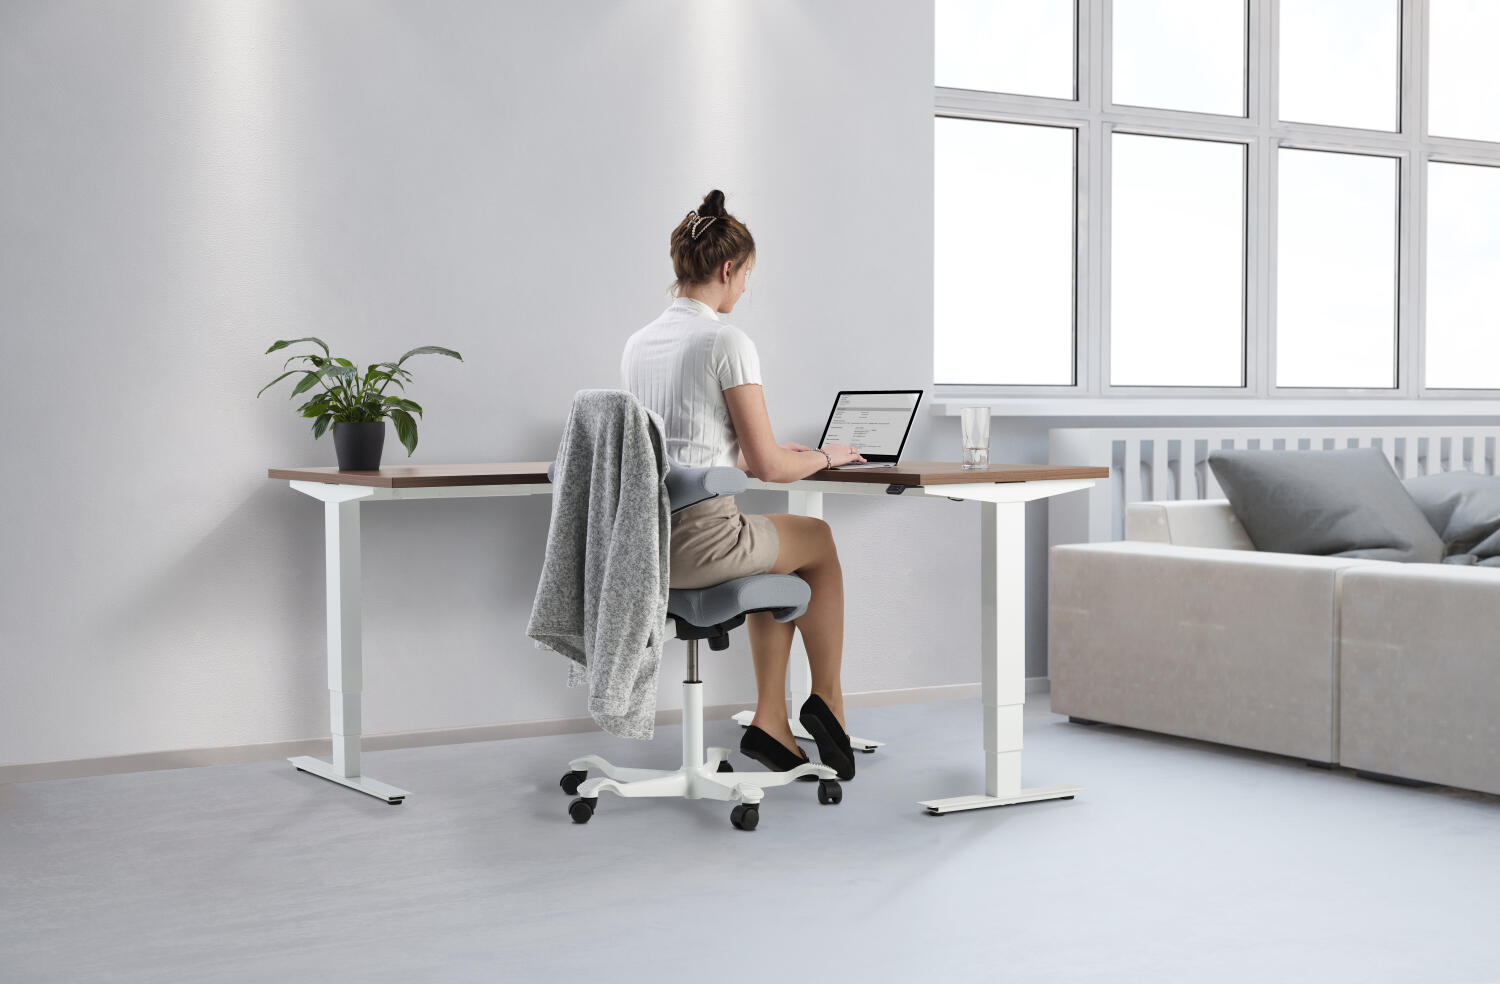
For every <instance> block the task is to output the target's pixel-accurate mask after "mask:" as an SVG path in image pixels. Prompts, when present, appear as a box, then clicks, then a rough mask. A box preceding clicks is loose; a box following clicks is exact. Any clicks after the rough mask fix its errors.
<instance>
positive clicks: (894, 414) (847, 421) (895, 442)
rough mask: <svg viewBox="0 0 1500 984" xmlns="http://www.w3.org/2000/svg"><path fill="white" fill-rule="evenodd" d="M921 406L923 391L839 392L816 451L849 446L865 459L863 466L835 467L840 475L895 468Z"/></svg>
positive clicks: (855, 464) (859, 464)
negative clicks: (865, 470) (818, 448)
mask: <svg viewBox="0 0 1500 984" xmlns="http://www.w3.org/2000/svg"><path fill="white" fill-rule="evenodd" d="M920 402H922V391H921V390H840V391H839V395H838V396H836V397H834V399H833V409H832V410H831V411H829V414H828V423H827V424H826V425H824V427H823V439H822V440H821V441H819V442H818V443H817V447H823V446H824V445H826V444H828V443H829V442H830V441H832V442H833V443H835V444H848V445H850V446H851V447H853V448H854V450H856V451H858V452H859V453H860V454H861V455H863V456H864V458H865V461H864V462H851V463H850V464H847V465H834V468H836V469H838V470H839V471H852V470H854V469H856V468H861V469H862V468H894V467H896V462H898V461H900V460H901V450H902V448H904V447H906V438H907V435H909V434H910V433H911V422H912V421H913V420H915V419H916V417H917V404H918V403H920Z"/></svg>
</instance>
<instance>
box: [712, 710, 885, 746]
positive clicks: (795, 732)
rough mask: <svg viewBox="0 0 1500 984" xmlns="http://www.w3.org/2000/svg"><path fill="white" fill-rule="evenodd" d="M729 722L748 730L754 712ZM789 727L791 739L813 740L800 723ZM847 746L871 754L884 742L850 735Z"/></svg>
mask: <svg viewBox="0 0 1500 984" xmlns="http://www.w3.org/2000/svg"><path fill="white" fill-rule="evenodd" d="M730 720H731V721H733V722H734V723H735V724H737V725H739V726H740V727H742V728H748V727H750V722H751V721H754V720H755V712H754V711H739V712H737V713H736V714H735V715H734V717H732V718H730ZM791 725H792V737H794V738H796V739H797V740H798V741H812V740H813V736H812V735H810V734H808V733H807V729H806V728H804V727H802V722H801V721H792V722H791ZM849 744H850V745H851V746H852V747H853V748H854V750H855V751H856V752H873V751H875V749H877V748H879V747H880V746H882V745H884V744H885V742H883V741H876V740H875V739H873V738H856V737H854V736H853V735H850V736H849Z"/></svg>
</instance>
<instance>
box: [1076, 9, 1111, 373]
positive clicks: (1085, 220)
mask: <svg viewBox="0 0 1500 984" xmlns="http://www.w3.org/2000/svg"><path fill="white" fill-rule="evenodd" d="M1105 2H1106V0H1079V2H1078V6H1079V11H1080V14H1079V20H1078V29H1079V51H1080V52H1082V53H1086V54H1087V57H1086V59H1085V61H1086V64H1082V65H1080V66H1079V77H1078V99H1079V102H1080V103H1081V104H1082V105H1084V106H1085V107H1086V109H1087V111H1088V122H1087V123H1086V124H1085V126H1084V130H1083V131H1082V132H1081V133H1080V138H1081V139H1080V142H1079V150H1078V152H1079V167H1080V171H1081V175H1080V176H1081V179H1082V180H1081V182H1080V186H1079V191H1080V194H1081V195H1082V196H1083V201H1082V202H1080V211H1081V213H1082V222H1081V227H1082V229H1083V230H1084V244H1083V250H1082V251H1081V252H1082V254H1083V255H1084V256H1086V257H1087V260H1086V263H1085V264H1084V266H1082V267H1081V268H1080V276H1081V277H1086V278H1087V279H1086V280H1085V282H1084V292H1083V293H1084V298H1082V299H1081V300H1083V301H1084V303H1082V304H1080V307H1079V312H1078V316H1079V326H1078V332H1079V343H1080V346H1081V347H1082V348H1083V349H1084V351H1083V352H1082V353H1081V359H1080V364H1079V380H1078V382H1079V386H1080V387H1081V388H1082V389H1083V391H1084V392H1086V393H1087V394H1088V395H1089V396H1101V395H1102V394H1103V392H1104V380H1105V379H1106V378H1108V377H1107V373H1108V369H1109V338H1108V335H1107V334H1106V333H1105V330H1104V312H1105V311H1106V310H1107V308H1108V303H1109V293H1108V291H1107V289H1106V286H1107V282H1108V280H1107V278H1108V268H1107V266H1106V262H1105V243H1106V242H1107V241H1108V235H1109V225H1108V216H1109V167H1108V164H1107V157H1108V154H1107V152H1106V145H1107V143H1108V139H1109V135H1108V133H1107V132H1106V130H1105V126H1104V123H1103V115H1102V114H1103V111H1104V103H1105V92H1106V87H1107V86H1108V84H1109V68H1110V57H1109V19H1108V17H1107V15H1106V11H1105ZM1084 10H1087V14H1084V13H1083V11H1084ZM1085 153H1087V155H1088V157H1087V158H1086V159H1085V158H1084V157H1083V154H1085ZM1083 181H1086V182H1087V183H1086V184H1084V183H1082V182H1083ZM1085 373H1087V375H1085Z"/></svg>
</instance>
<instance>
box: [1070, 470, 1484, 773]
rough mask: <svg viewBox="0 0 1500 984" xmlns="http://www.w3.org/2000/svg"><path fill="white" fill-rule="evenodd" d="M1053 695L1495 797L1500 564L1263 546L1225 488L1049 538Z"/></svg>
mask: <svg viewBox="0 0 1500 984" xmlns="http://www.w3.org/2000/svg"><path fill="white" fill-rule="evenodd" d="M1049 594H1050V605H1049V620H1050V622H1049V627H1050V634H1049V640H1048V659H1049V664H1048V665H1049V676H1050V678H1051V691H1052V710H1053V711H1054V712H1056V713H1059V714H1066V715H1068V716H1069V717H1071V718H1073V719H1075V720H1079V721H1083V722H1099V723H1108V724H1116V725H1123V726H1126V727H1131V728H1140V729H1144V730H1148V731H1155V732H1160V733H1163V734H1171V735H1178V736H1181V737H1186V738H1195V739H1201V740H1204V741H1212V742H1218V743H1221V744H1227V745H1235V746H1238V747H1242V748H1251V749H1257V750H1259V751H1265V752H1272V753H1275V754H1278V755H1288V756H1294V757H1297V758H1301V759H1304V760H1307V761H1309V762H1314V763H1319V764H1324V765H1341V766H1346V767H1349V768H1352V769H1354V770H1357V771H1358V772H1359V773H1361V774H1364V775H1367V776H1371V777H1379V778H1393V779H1398V780H1405V781H1411V782H1419V783H1439V784H1443V785H1448V786H1457V787H1461V788H1465V789H1473V790H1479V791H1482V792H1486V793H1494V794H1500V755H1497V754H1496V749H1497V748H1500V568H1496V567H1475V566H1454V565H1451V564H1425V563H1424V564H1410V563H1395V562H1392V561H1384V560H1370V559H1354V558H1342V557H1320V556H1304V555H1300V554H1285V553H1269V552H1261V551H1257V550H1256V549H1255V548H1254V545H1253V544H1252V543H1251V541H1250V538H1249V537H1248V536H1247V535H1246V533H1245V530H1244V528H1243V527H1242V526H1241V525H1240V523H1239V521H1238V519H1237V518H1236V517H1235V514H1234V512H1233V510H1231V508H1230V506H1229V503H1228V501H1227V500H1184V501H1169V502H1140V503H1133V504H1131V505H1129V506H1128V507H1127V509H1126V513H1125V539H1124V540H1123V541H1118V542H1111V543H1092V544H1071V545H1061V546H1056V547H1053V548H1052V552H1051V567H1050V583H1049Z"/></svg>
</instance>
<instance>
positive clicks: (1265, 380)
mask: <svg viewBox="0 0 1500 984" xmlns="http://www.w3.org/2000/svg"><path fill="white" fill-rule="evenodd" d="M1275 15H1276V4H1274V3H1272V2H1271V0H1250V4H1249V16H1250V23H1249V26H1248V29H1247V30H1246V32H1245V35H1246V38H1247V40H1248V43H1249V45H1250V51H1249V55H1248V56H1247V57H1246V59H1245V69H1246V71H1247V72H1249V73H1250V77H1249V78H1248V79H1246V91H1247V92H1248V93H1249V108H1250V122H1251V123H1252V124H1254V125H1255V130H1256V136H1255V137H1254V138H1253V139H1252V140H1251V141H1250V146H1249V147H1248V148H1246V155H1245V156H1246V161H1245V163H1246V173H1245V199H1246V200H1245V389H1246V392H1249V393H1253V394H1254V395H1255V396H1257V397H1265V396H1268V395H1270V393H1271V383H1272V379H1273V374H1274V372H1275V365H1276V364H1275V362H1274V361H1273V360H1274V358H1275V352H1276V348H1275V324H1276V317H1275V311H1276V305H1275V294H1274V291H1275V288H1276V225H1275V222H1276V213H1275V204H1276V193H1275V176H1276V167H1275V154H1276V141H1275V140H1274V139H1273V137H1272V132H1271V131H1272V125H1273V123H1274V121H1275V118H1276V87H1275V80H1276V22H1275Z"/></svg>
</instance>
